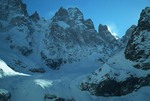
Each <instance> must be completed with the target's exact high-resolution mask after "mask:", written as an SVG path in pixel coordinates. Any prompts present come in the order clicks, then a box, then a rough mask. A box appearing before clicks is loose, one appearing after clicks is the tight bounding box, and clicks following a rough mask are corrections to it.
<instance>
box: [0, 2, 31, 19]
mask: <svg viewBox="0 0 150 101" xmlns="http://www.w3.org/2000/svg"><path fill="white" fill-rule="evenodd" d="M0 15H1V16H0V19H1V20H10V19H11V18H12V17H14V16H16V15H17V16H22V15H24V16H28V13H27V10H26V5H25V4H23V3H22V1H21V0H1V2H0Z"/></svg>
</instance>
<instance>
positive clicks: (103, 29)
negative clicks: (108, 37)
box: [98, 24, 108, 32]
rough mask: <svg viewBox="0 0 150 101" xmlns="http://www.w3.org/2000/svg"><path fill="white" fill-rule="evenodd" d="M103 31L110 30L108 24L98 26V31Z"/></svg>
mask: <svg viewBox="0 0 150 101" xmlns="http://www.w3.org/2000/svg"><path fill="white" fill-rule="evenodd" d="M102 31H108V27H107V26H106V25H102V24H100V25H99V26H98V32H102Z"/></svg>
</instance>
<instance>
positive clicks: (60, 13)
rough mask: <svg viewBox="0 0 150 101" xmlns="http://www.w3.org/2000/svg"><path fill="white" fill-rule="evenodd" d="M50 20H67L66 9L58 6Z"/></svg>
mask: <svg viewBox="0 0 150 101" xmlns="http://www.w3.org/2000/svg"><path fill="white" fill-rule="evenodd" d="M52 20H53V21H67V20H68V11H67V10H66V9H65V8H63V7H60V8H59V10H58V11H57V12H56V13H55V15H54V17H53V18H52Z"/></svg>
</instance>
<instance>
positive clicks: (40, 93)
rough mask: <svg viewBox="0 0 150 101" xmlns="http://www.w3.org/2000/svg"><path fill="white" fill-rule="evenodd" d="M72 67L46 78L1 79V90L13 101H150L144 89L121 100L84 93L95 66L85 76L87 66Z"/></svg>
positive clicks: (147, 91) (54, 72) (34, 76)
mask: <svg viewBox="0 0 150 101" xmlns="http://www.w3.org/2000/svg"><path fill="white" fill-rule="evenodd" d="M81 64H82V63H81ZM70 66H71V65H68V66H67V65H66V66H64V67H62V68H64V69H63V70H60V71H52V72H49V73H44V74H34V75H31V76H12V77H6V78H0V82H1V83H0V88H4V89H7V90H9V91H10V93H11V94H12V95H11V101H44V100H45V99H44V96H45V95H46V94H49V95H51V96H53V95H56V96H57V97H61V98H65V99H74V100H75V101H148V99H149V95H150V92H149V90H150V87H143V88H141V89H140V90H138V91H137V92H133V93H131V94H128V95H126V96H121V97H96V96H93V95H90V93H89V92H87V91H81V90H80V83H81V81H82V80H83V78H84V77H85V76H86V75H87V74H89V73H90V71H91V65H89V66H87V70H86V71H85V72H84V69H85V67H84V66H83V65H82V66H81V65H78V64H73V65H72V67H71V68H70ZM76 66H80V69H79V70H78V69H77V68H76ZM93 67H94V66H93ZM94 69H96V68H93V70H94ZM46 101H54V99H53V100H48V99H47V100H46Z"/></svg>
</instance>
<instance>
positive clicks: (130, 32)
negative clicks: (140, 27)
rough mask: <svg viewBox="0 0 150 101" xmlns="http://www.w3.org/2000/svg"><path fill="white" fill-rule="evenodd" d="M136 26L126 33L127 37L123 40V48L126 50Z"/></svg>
mask: <svg viewBox="0 0 150 101" xmlns="http://www.w3.org/2000/svg"><path fill="white" fill-rule="evenodd" d="M135 28H136V25H132V26H131V27H130V28H129V29H128V30H127V31H126V33H125V35H124V36H123V37H122V38H121V48H125V47H126V45H127V43H128V41H129V39H130V37H131V35H132V33H133V32H134V31H135Z"/></svg>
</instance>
